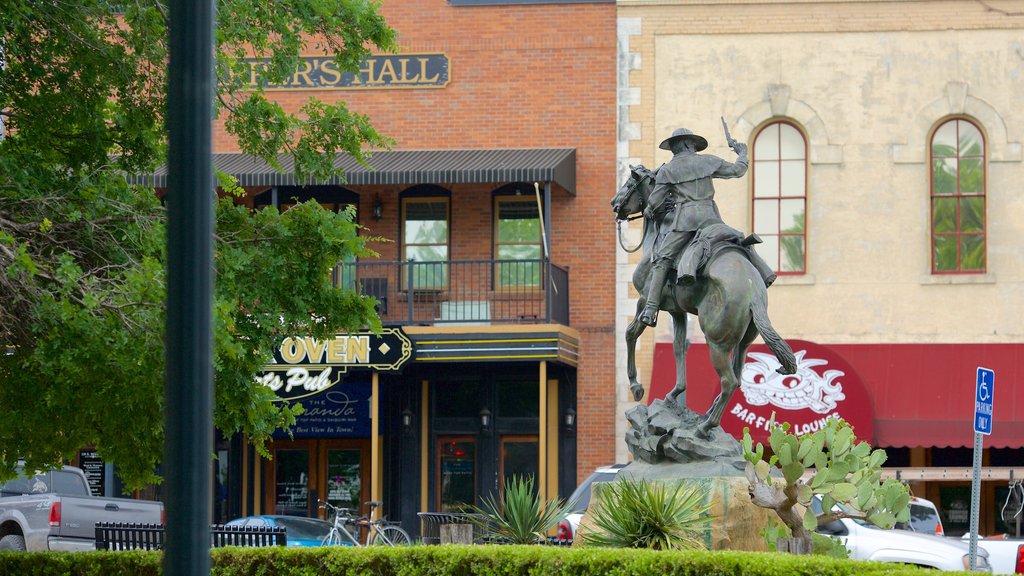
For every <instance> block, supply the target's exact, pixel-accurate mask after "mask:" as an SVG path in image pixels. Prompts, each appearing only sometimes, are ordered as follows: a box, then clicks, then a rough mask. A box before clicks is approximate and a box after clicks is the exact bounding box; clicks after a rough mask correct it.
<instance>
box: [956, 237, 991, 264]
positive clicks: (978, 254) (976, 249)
mask: <svg viewBox="0 0 1024 576" xmlns="http://www.w3.org/2000/svg"><path fill="white" fill-rule="evenodd" d="M960 258H961V259H962V260H963V262H961V265H960V269H961V270H984V269H985V237H984V236H982V235H981V234H965V235H963V236H961V237H960Z"/></svg>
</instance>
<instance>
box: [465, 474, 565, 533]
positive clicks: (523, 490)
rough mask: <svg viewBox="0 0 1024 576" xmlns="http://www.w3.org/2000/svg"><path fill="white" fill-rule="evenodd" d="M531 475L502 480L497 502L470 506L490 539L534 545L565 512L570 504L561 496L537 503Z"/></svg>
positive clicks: (488, 498)
mask: <svg viewBox="0 0 1024 576" xmlns="http://www.w3.org/2000/svg"><path fill="white" fill-rule="evenodd" d="M533 486H534V484H533V476H525V477H523V476H518V475H516V476H512V477H509V478H507V479H505V485H504V490H503V491H502V493H501V498H500V501H496V500H495V499H494V497H493V496H488V497H487V498H485V499H484V505H483V507H476V506H474V507H473V511H474V512H476V514H477V515H478V519H477V520H475V522H476V523H477V525H479V526H481V527H482V528H483V529H484V530H485V531H486V532H487V533H488V534H489V535H490V536H491V537H492V538H496V539H498V540H500V541H505V542H509V543H511V544H534V543H537V542H538V541H540V540H542V539H543V538H544V533H545V532H547V531H548V530H550V529H552V528H553V527H554V526H555V525H556V524H558V521H559V520H561V519H562V518H563V517H565V515H566V514H568V512H569V505H570V503H568V502H565V501H563V500H561V499H553V500H548V501H547V502H541V500H540V498H539V497H538V496H537V495H536V494H535V493H534V491H533Z"/></svg>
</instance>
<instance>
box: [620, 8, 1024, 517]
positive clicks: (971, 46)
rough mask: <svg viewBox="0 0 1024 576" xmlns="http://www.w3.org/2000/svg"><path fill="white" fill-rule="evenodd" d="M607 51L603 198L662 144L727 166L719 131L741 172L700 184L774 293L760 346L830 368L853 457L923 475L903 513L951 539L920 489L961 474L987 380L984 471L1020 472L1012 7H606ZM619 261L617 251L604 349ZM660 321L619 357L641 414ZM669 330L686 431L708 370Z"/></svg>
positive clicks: (656, 370)
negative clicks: (861, 395)
mask: <svg viewBox="0 0 1024 576" xmlns="http://www.w3.org/2000/svg"><path fill="white" fill-rule="evenodd" d="M618 46H619V58H618V62H619V73H618V94H619V101H618V103H619V107H618V110H619V125H618V164H619V182H620V183H621V182H622V181H624V180H625V173H626V170H627V166H628V165H629V164H636V163H642V164H643V165H645V166H647V167H651V168H653V167H656V166H658V165H660V164H662V163H664V162H666V161H668V160H669V158H670V153H668V152H665V151H662V150H659V149H658V144H659V143H660V142H661V140H662V139H664V138H666V137H667V136H668V135H669V134H670V133H671V132H672V130H673V129H675V128H678V127H681V126H685V127H687V128H690V129H692V130H694V131H695V132H696V133H698V134H701V135H703V136H705V137H706V138H707V139H708V141H709V142H710V147H709V148H708V150H707V151H706V152H707V153H711V154H715V155H717V156H720V157H722V158H725V159H727V160H733V159H734V158H735V154H734V153H733V152H732V151H730V150H729V149H728V148H727V147H726V145H725V138H724V136H723V134H722V126H721V122H720V120H719V117H723V118H724V119H725V121H726V122H727V124H728V125H729V128H730V130H731V132H732V134H733V136H734V137H735V138H737V139H739V140H740V141H744V142H747V143H749V144H750V154H751V168H750V170H749V171H748V173H747V175H746V177H744V178H741V179H737V180H722V181H716V189H717V202H718V205H719V207H720V208H721V212H722V216H723V219H724V220H725V221H726V222H727V223H729V224H731V225H733V226H734V227H736V228H739V229H741V230H743V231H744V232H750V231H755V232H757V233H758V234H759V235H761V236H762V237H764V238H765V243H764V244H763V245H761V246H760V247H759V249H760V250H761V251H762V252H761V253H762V255H763V256H765V258H766V259H767V260H768V261H769V262H770V263H772V264H773V266H774V267H775V268H776V269H777V270H778V271H779V273H780V278H779V280H778V281H777V282H776V284H775V285H774V286H773V287H772V288H771V290H769V311H770V314H771V317H772V321H773V322H774V324H775V327H776V328H777V329H778V331H779V332H780V333H781V334H782V335H783V336H784V337H785V338H787V339H788V340H798V341H805V342H810V343H813V345H814V346H815V347H816V348H815V349H816V350H822V349H824V350H827V351H828V352H827V353H828V354H829V355H834V356H835V357H836V358H841V359H842V360H843V361H844V362H845V363H846V364H845V365H846V366H848V367H849V369H847V370H846V372H849V373H848V374H846V376H845V377H846V378H847V379H851V380H852V379H858V380H859V381H860V382H859V384H863V389H864V391H865V393H866V395H867V404H866V405H867V406H869V410H870V411H869V412H868V413H867V414H860V416H861V417H862V418H864V419H866V420H867V421H869V422H870V424H867V425H865V428H864V429H869V432H871V433H870V434H869V436H871V440H872V442H873V443H874V444H876V445H878V446H882V447H885V448H887V450H888V451H889V452H890V457H891V460H892V463H893V464H894V465H896V466H899V467H901V468H902V469H904V470H907V471H908V472H907V473H910V471H914V473H920V474H925V475H924V476H920V477H921V478H928V479H929V481H928V482H926V483H915V484H914V485H913V486H914V489H915V494H917V495H919V496H926V497H928V498H930V499H933V500H935V501H936V503H938V504H939V505H940V508H941V509H942V510H943V514H944V515H945V516H944V520H945V521H946V522H947V532H949V533H955V532H956V531H958V530H959V529H960V526H961V522H960V520H961V519H962V518H963V514H961V513H959V512H958V511H959V510H960V506H961V502H962V500H963V499H964V497H965V496H964V491H965V490H966V492H967V493H968V495H969V483H964V482H963V481H962V479H961V478H959V477H957V478H956V481H948V480H951V478H946V479H945V480H947V481H942V482H939V481H931V480H932V479H933V477H934V470H935V469H936V468H938V467H957V468H962V467H965V466H966V467H969V466H970V455H971V446H972V441H973V434H972V419H973V417H974V397H973V395H974V392H975V369H976V367H978V366H985V367H987V368H992V369H993V370H995V372H996V389H997V392H996V395H995V402H994V403H995V412H994V415H993V423H992V430H993V431H992V435H991V436H988V437H987V438H986V439H985V447H986V452H985V464H986V466H989V467H990V468H991V469H993V470H996V472H998V470H997V469H1001V468H1005V467H1013V466H1016V467H1017V472H1016V473H1017V475H1018V477H1019V476H1020V474H1021V467H1022V466H1024V450H1022V446H1024V327H1022V319H1024V246H1022V238H1024V194H1022V193H1021V182H1022V181H1024V153H1022V141H1024V107H1022V106H1021V104H1022V95H1024V4H1022V3H1020V2H1012V1H1009V0H984V1H982V0H903V1H881V0H843V1H840V0H819V1H810V0H807V1H803V0H790V1H783V0H757V1H753V0H703V1H695V0H685V1H684V0H619V2H618ZM628 239H631V240H632V242H633V243H636V242H638V241H639V239H640V225H639V223H638V222H637V223H634V224H633V225H632V227H631V228H630V230H629V234H628ZM639 257H640V256H639V253H637V254H634V255H627V254H626V253H625V251H623V250H622V249H621V248H620V249H618V257H617V264H618V268H617V270H618V273H617V279H618V280H617V310H618V325H617V331H616V332H617V334H620V335H621V334H622V333H623V331H624V330H625V326H626V324H627V323H628V322H629V321H630V320H631V319H632V317H633V314H634V312H635V310H636V297H637V295H636V292H635V290H633V289H632V287H631V286H630V284H629V282H630V275H631V273H632V269H633V266H634V265H635V262H636V259H637V258H639ZM662 316H663V321H662V322H659V326H658V328H657V329H656V330H648V332H647V334H645V336H644V337H643V339H642V340H641V343H640V349H639V352H638V361H639V366H640V374H641V378H642V380H643V381H644V383H645V384H647V383H648V381H651V380H653V381H655V386H654V388H655V390H654V392H655V394H658V393H659V392H660V391H659V390H658V389H657V388H658V384H657V383H658V382H659V381H668V382H671V381H672V376H671V375H668V376H666V374H665V373H664V372H665V370H666V369H668V370H674V367H673V366H672V363H671V360H670V357H671V354H670V353H667V352H665V349H667V347H669V346H671V343H670V341H671V322H670V321H668V317H667V315H664V314H663V315H662ZM690 325H691V338H692V341H693V342H694V343H695V345H694V346H693V347H692V348H691V351H690V358H691V362H690V367H689V368H690V369H689V370H688V378H689V379H690V387H691V393H690V397H689V404H690V406H691V408H693V409H695V410H698V411H704V410H706V409H707V404H708V403H709V402H710V399H711V393H712V392H711V391H710V389H711V388H713V387H714V384H713V383H711V382H702V381H701V380H700V378H701V375H702V374H703V373H702V372H701V371H700V366H699V362H700V361H701V360H703V358H701V357H702V356H703V357H706V355H707V354H706V349H703V348H701V346H700V342H701V337H700V334H699V328H697V327H696V326H695V325H696V322H691V323H690ZM822 347H823V348H822ZM794 349H798V346H796V345H795V346H794ZM811 356H813V353H811V352H808V356H807V357H808V358H810V357H811ZM617 358H618V362H617V364H618V368H617V374H618V384H617V386H618V390H617V394H618V398H619V406H618V408H619V413H620V414H621V413H622V412H623V411H625V410H626V409H627V408H628V407H629V406H630V405H631V404H632V402H631V401H630V398H629V395H628V393H627V390H626V389H627V385H626V382H625V369H624V365H625V359H624V358H625V351H624V345H623V344H622V343H621V342H620V343H619V345H618V354H617ZM659 359H660V360H659ZM694 370H696V372H694ZM822 370H824V368H822ZM652 372H653V375H652ZM819 372H821V370H819ZM853 372H856V375H855V374H853ZM859 384H857V386H858V387H859ZM669 385H670V384H669ZM850 385H851V386H853V385H854V384H852V383H851V384H850ZM702 390H703V391H702ZM736 396H737V397H739V396H741V394H740V393H737V394H736ZM769 408H770V407H769ZM740 410H741V408H740V407H738V405H737V406H731V408H727V418H728V414H729V413H730V412H733V413H734V414H739V413H740ZM744 414H745V413H744ZM724 423H725V421H724V420H723V425H724ZM618 426H619V438H620V439H621V438H622V436H623V434H624V432H625V427H626V423H625V422H624V421H622V419H621V418H620V421H619V424H618ZM727 429H728V427H727ZM871 429H873V430H871ZM617 457H618V459H619V460H625V459H627V452H626V449H625V446H624V444H622V443H621V441H620V445H619V447H618V449H617ZM921 469H932V471H933V472H932V473H931V475H928V474H926V473H923V472H919V471H920V470H921ZM998 475H999V474H998V473H997V474H996V476H994V477H997V476H998ZM968 479H969V478H968ZM965 486H966V488H965ZM1006 487H1007V483H1006V481H1005V480H998V481H992V482H988V483H986V489H985V490H984V491H983V498H982V511H983V512H982V518H983V519H982V532H1002V531H1006V527H1005V526H1004V525H1003V524H1002V523H1001V522H1000V521H999V519H998V517H997V512H998V510H999V508H1000V507H1001V506H1002V504H1003V501H1002V499H1001V498H1005V496H1002V494H1003V493H1004V492H1005V490H1006ZM986 511H987V512H986ZM993 511H995V513H994V512H993ZM964 527H966V526H964Z"/></svg>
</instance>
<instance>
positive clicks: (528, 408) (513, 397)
mask: <svg viewBox="0 0 1024 576" xmlns="http://www.w3.org/2000/svg"><path fill="white" fill-rule="evenodd" d="M537 394H538V390H537V382H536V381H533V382H531V381H506V382H501V383H499V384H498V415H499V416H501V417H503V418H508V417H523V418H536V417H537V416H539V415H540V401H539V400H538V399H537ZM523 432H524V433H527V431H526V430H523ZM530 432H531V433H532V432H536V429H534V430H532V431H530Z"/></svg>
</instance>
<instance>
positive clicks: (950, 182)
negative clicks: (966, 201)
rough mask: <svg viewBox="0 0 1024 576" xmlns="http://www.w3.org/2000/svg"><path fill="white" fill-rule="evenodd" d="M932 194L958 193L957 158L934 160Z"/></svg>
mask: <svg viewBox="0 0 1024 576" xmlns="http://www.w3.org/2000/svg"><path fill="white" fill-rule="evenodd" d="M932 194H934V195H940V194H956V159H955V158H945V159H941V158H938V159H935V160H933V161H932Z"/></svg>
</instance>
